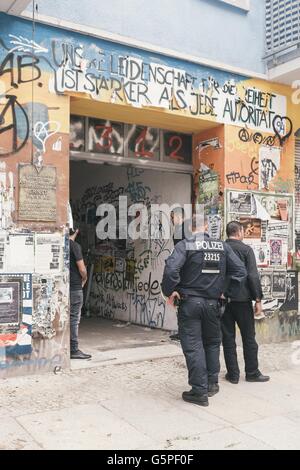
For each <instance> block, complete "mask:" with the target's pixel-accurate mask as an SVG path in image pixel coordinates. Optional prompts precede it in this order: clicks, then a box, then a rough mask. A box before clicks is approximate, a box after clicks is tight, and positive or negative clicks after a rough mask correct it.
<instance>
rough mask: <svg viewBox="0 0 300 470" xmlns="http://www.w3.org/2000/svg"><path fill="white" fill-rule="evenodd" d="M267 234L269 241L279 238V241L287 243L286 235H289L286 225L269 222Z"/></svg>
mask: <svg viewBox="0 0 300 470" xmlns="http://www.w3.org/2000/svg"><path fill="white" fill-rule="evenodd" d="M267 233H268V238H269V239H274V238H279V239H282V240H283V239H284V240H286V241H287V239H288V233H289V227H288V223H287V222H272V221H270V222H269V223H268V230H267Z"/></svg>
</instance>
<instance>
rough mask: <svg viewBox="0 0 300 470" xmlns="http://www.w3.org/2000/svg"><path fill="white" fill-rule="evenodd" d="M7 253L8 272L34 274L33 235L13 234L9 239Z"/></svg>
mask: <svg viewBox="0 0 300 470" xmlns="http://www.w3.org/2000/svg"><path fill="white" fill-rule="evenodd" d="M7 251H8V254H7V272H33V270H34V235H33V234H28V233H11V234H10V235H9V237H8V246H7Z"/></svg>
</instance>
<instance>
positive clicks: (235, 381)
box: [225, 373, 239, 385]
mask: <svg viewBox="0 0 300 470" xmlns="http://www.w3.org/2000/svg"><path fill="white" fill-rule="evenodd" d="M225 380H227V381H228V382H230V383H231V384H234V385H237V384H238V383H239V377H230V375H229V374H228V373H227V374H226V375H225Z"/></svg>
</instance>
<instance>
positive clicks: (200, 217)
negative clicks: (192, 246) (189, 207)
mask: <svg viewBox="0 0 300 470" xmlns="http://www.w3.org/2000/svg"><path fill="white" fill-rule="evenodd" d="M190 223H191V226H192V230H204V228H205V226H206V225H207V224H208V217H207V215H206V214H193V216H192V218H191V220H190Z"/></svg>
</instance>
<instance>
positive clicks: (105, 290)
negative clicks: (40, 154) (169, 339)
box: [71, 162, 191, 330]
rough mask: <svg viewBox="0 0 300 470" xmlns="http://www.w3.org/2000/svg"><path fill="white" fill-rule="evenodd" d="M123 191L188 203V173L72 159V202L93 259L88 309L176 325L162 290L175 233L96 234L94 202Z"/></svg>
mask: <svg viewBox="0 0 300 470" xmlns="http://www.w3.org/2000/svg"><path fill="white" fill-rule="evenodd" d="M119 196H127V197H128V204H137V203H142V204H144V205H145V206H147V207H149V206H150V204H163V203H165V204H170V205H172V204H176V203H178V201H180V202H181V204H189V203H190V200H191V177H190V176H189V175H181V174H172V173H167V172H161V173H158V172H157V171H151V170H143V169H141V168H132V167H128V168H127V169H126V168H122V167H109V166H102V165H100V166H97V165H91V164H88V163H86V162H78V163H77V162H76V163H75V162H71V202H72V209H73V215H74V219H75V222H76V223H77V224H78V225H79V227H80V229H81V230H80V232H81V240H80V242H81V245H82V247H83V251H84V253H87V252H88V250H89V254H90V259H91V260H92V262H93V263H94V268H93V272H94V275H93V281H92V288H91V293H90V296H89V310H90V313H91V314H93V315H95V316H99V317H104V318H108V319H112V320H113V319H119V320H124V321H129V322H132V323H137V324H141V325H146V326H150V327H151V328H165V329H169V330H175V329H176V328H177V319H176V315H175V313H174V309H172V308H170V307H167V306H166V304H165V302H164V300H163V299H162V297H161V294H160V283H161V279H162V273H163V269H164V262H165V259H166V258H167V257H168V256H169V254H170V253H171V251H172V250H173V241H172V239H166V238H165V239H164V238H163V237H162V234H161V233H159V234H157V237H155V236H153V237H152V238H151V239H138V240H130V239H126V240H115V241H110V240H106V241H101V240H99V239H98V238H97V236H96V230H95V228H96V223H97V222H96V218H95V214H96V208H97V207H98V206H99V204H103V203H107V204H113V205H114V206H115V207H116V209H118V204H119Z"/></svg>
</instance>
